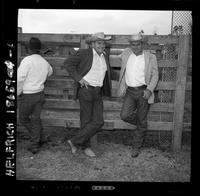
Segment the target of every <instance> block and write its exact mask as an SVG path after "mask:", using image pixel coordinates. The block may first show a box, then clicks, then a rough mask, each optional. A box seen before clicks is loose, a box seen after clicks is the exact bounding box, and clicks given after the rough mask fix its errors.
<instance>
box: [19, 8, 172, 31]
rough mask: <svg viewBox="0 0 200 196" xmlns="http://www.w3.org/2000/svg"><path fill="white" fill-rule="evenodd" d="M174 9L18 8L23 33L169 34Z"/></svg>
mask: <svg viewBox="0 0 200 196" xmlns="http://www.w3.org/2000/svg"><path fill="white" fill-rule="evenodd" d="M171 20H172V11H157V10H156V11H153V10H152V11H150V10H149V11H143V10H69V9H68V10H67V9H65V10H64V9H63V10H62V9H59V10H56V9H43V10H42V9H19V14H18V27H22V32H23V33H76V34H79V33H80V34H85V33H86V34H91V33H95V32H100V31H103V32H104V33H106V34H133V33H138V32H140V31H141V30H143V31H144V33H145V34H149V35H152V34H154V33H157V34H159V35H167V34H170V33H171Z"/></svg>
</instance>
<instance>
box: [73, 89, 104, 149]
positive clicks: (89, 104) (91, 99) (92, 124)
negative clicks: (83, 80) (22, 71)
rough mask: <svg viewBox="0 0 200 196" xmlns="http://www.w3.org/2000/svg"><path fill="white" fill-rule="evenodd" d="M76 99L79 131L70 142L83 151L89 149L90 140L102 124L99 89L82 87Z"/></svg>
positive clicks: (101, 104) (101, 103)
mask: <svg viewBox="0 0 200 196" xmlns="http://www.w3.org/2000/svg"><path fill="white" fill-rule="evenodd" d="M78 98H79V102H80V123H81V124H80V130H79V131H78V132H77V134H76V135H75V136H74V137H72V139H71V141H72V143H73V144H74V145H77V146H81V147H82V148H83V149H84V148H87V147H90V138H91V137H92V136H94V135H95V134H96V133H97V132H99V131H100V130H101V128H102V126H103V124H104V120H103V100H102V95H101V88H100V87H91V86H89V87H88V89H87V88H86V87H82V88H80V89H79V92H78Z"/></svg>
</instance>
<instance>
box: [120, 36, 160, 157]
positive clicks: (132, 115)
mask: <svg viewBox="0 0 200 196" xmlns="http://www.w3.org/2000/svg"><path fill="white" fill-rule="evenodd" d="M128 41H129V43H130V48H126V49H124V51H123V52H122V54H121V55H120V58H121V71H120V77H119V88H118V96H124V102H123V106H122V110H121V113H120V116H121V119H122V120H123V121H125V122H128V123H130V124H133V125H135V126H136V130H134V132H133V133H134V134H133V140H132V141H133V150H132V157H137V156H138V155H139V153H140V149H141V147H142V144H143V140H144V134H145V131H146V129H147V114H148V111H149V106H150V104H152V103H154V89H155V87H156V85H157V82H158V66H157V60H156V56H155V55H153V54H151V53H150V52H149V51H147V50H144V49H143V41H144V38H143V36H142V35H141V34H134V35H132V36H131V37H130V38H128Z"/></svg>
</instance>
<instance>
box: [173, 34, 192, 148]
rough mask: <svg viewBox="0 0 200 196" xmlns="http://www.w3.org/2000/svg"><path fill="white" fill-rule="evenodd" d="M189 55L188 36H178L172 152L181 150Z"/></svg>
mask: <svg viewBox="0 0 200 196" xmlns="http://www.w3.org/2000/svg"><path fill="white" fill-rule="evenodd" d="M188 54H189V36H187V35H186V36H180V38H179V51H178V67H177V77H176V89H175V103H174V109H175V110H174V119H173V123H174V125H173V138H172V148H173V150H174V151H178V150H180V149H181V140H182V130H183V114H184V103H185V89H186V76H187V65H188V57H189V56H188Z"/></svg>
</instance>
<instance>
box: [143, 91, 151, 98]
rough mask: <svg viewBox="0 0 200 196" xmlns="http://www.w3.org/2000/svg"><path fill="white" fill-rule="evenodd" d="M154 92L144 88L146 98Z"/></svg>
mask: <svg viewBox="0 0 200 196" xmlns="http://www.w3.org/2000/svg"><path fill="white" fill-rule="evenodd" d="M151 94H152V92H151V91H150V90H149V89H145V90H144V95H143V97H144V99H149V97H150V96H151Z"/></svg>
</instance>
